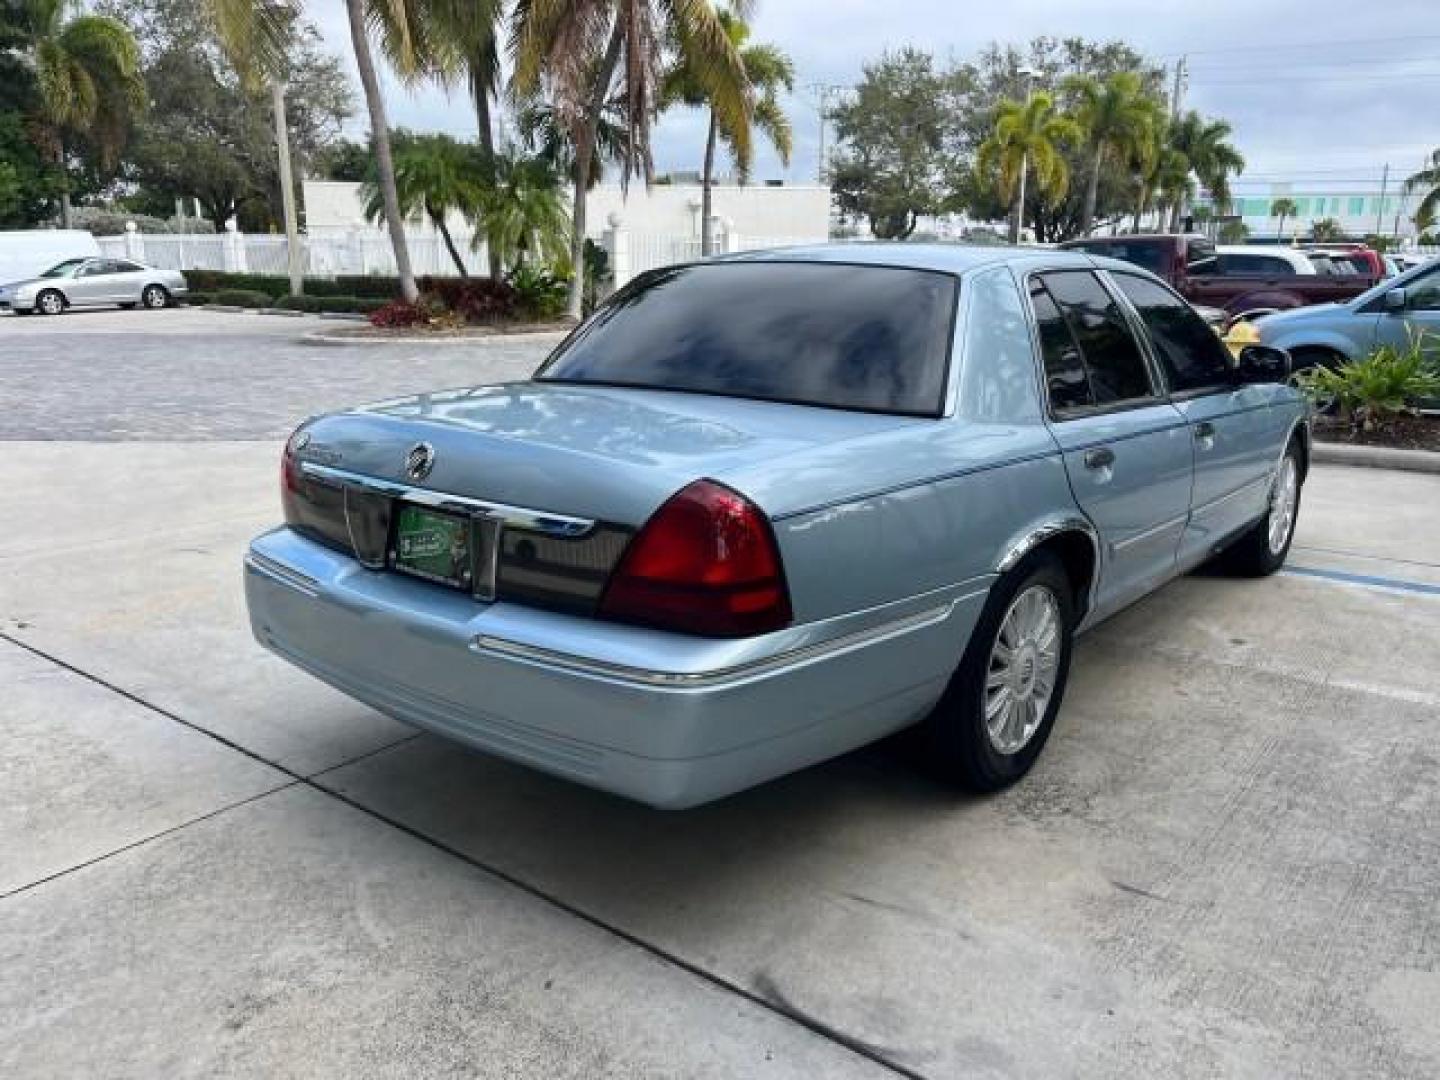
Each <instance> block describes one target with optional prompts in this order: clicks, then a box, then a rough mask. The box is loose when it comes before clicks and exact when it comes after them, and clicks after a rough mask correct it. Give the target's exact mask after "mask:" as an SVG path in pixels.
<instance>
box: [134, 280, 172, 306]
mask: <svg viewBox="0 0 1440 1080" xmlns="http://www.w3.org/2000/svg"><path fill="white" fill-rule="evenodd" d="M140 302H141V303H142V304H144V305H145V306H146V307H147V308H149V309H150V310H151V311H159V310H160V309H161V308H164V307H169V306H170V294H169V293H168V292H166V291H165V287H164V286H163V285H146V286H145V289H144V291H143V292H141V294H140Z"/></svg>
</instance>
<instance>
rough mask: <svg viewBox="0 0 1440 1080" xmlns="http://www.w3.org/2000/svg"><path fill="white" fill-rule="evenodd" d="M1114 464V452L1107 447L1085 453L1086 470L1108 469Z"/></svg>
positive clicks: (1098, 447)
mask: <svg viewBox="0 0 1440 1080" xmlns="http://www.w3.org/2000/svg"><path fill="white" fill-rule="evenodd" d="M1114 464H1115V451H1114V450H1111V449H1110V448H1109V447H1108V446H1097V447H1096V448H1095V449H1094V450H1086V451H1085V467H1086V468H1087V469H1108V468H1110V466H1111V465H1114Z"/></svg>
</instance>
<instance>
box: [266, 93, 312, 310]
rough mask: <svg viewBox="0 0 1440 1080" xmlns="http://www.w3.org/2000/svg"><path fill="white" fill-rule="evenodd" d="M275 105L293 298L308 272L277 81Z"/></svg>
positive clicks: (302, 286) (283, 109)
mask: <svg viewBox="0 0 1440 1080" xmlns="http://www.w3.org/2000/svg"><path fill="white" fill-rule="evenodd" d="M270 90H271V95H272V100H273V101H274V103H275V148H276V150H277V151H278V152H279V155H280V203H281V205H282V206H283V207H284V210H285V254H286V257H287V258H286V261H287V263H288V269H289V271H290V294H291V295H292V296H299V295H300V293H301V292H302V291H303V290H304V288H305V272H304V270H303V269H302V267H301V265H300V226H299V223H298V222H297V221H296V218H295V178H294V177H293V176H292V175H291V173H290V129H289V126H288V125H287V124H286V123H285V83H284V81H283V80H281V79H276V80H275V82H274V83H273V84H272V85H271V88H270Z"/></svg>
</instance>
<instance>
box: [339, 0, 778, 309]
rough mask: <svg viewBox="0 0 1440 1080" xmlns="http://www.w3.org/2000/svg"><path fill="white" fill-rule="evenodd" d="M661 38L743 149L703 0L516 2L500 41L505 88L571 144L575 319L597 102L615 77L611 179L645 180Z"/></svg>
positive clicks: (735, 59) (738, 100)
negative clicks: (616, 134) (617, 116)
mask: <svg viewBox="0 0 1440 1080" xmlns="http://www.w3.org/2000/svg"><path fill="white" fill-rule="evenodd" d="M349 2H351V3H358V2H359V0H349ZM395 2H398V0H395ZM745 8H746V9H748V4H746V5H745ZM736 13H737V14H738V15H740V16H742V17H743V16H744V15H746V14H747V13H748V10H744V9H741V8H740V7H738V6H737V9H736ZM667 42H675V43H678V45H679V47H680V50H681V52H682V53H683V55H684V56H686V57H687V58H688V59H689V61H690V63H691V65H692V66H693V68H694V72H695V75H696V78H697V79H698V81H699V82H700V83H701V85H703V86H704V87H705V89H706V96H707V99H708V100H709V101H710V103H711V107H712V108H713V109H714V110H715V111H716V113H717V115H718V116H719V118H720V121H721V123H722V124H723V125H724V126H725V127H727V128H728V129H730V130H731V131H733V132H735V133H736V135H737V137H739V138H740V139H741V140H742V145H741V147H740V149H741V150H743V151H744V152H746V153H748V152H749V130H750V128H749V122H748V121H749V114H750V94H749V92H748V89H747V85H746V80H745V65H744V63H743V61H742V60H741V59H740V54H739V52H738V51H737V50H736V48H735V46H734V44H733V43H732V42H731V40H730V36H729V34H727V33H726V31H725V27H724V25H723V24H722V23H721V22H720V17H719V14H718V12H717V11H716V10H715V8H714V7H712V6H711V4H710V3H709V2H708V0H516V4H515V11H514V16H513V25H512V28H511V41H510V48H511V52H512V54H513V56H514V61H515V76H514V89H515V92H516V94H517V96H519V97H521V98H528V97H533V96H535V95H537V94H538V93H539V92H540V91H541V90H542V88H543V89H544V91H545V92H546V97H547V98H548V99H549V102H550V105H551V107H552V108H553V109H554V110H555V117H556V119H557V121H558V122H559V124H560V126H561V127H562V128H563V129H564V130H565V131H566V132H567V133H568V135H569V138H570V142H571V144H572V146H573V147H574V171H573V174H572V180H573V181H574V188H575V195H574V209H573V211H572V214H571V237H570V255H571V257H570V262H571V266H572V268H573V269H572V273H573V276H572V277H571V279H570V294H569V298H568V301H567V305H566V310H567V314H568V315H569V316H570V317H571V318H575V319H578V318H579V317H580V313H581V307H582V304H583V301H584V295H585V282H584V277H585V198H586V187H587V182H588V180H589V177H590V171H591V162H592V159H593V157H594V154H595V145H596V132H597V129H598V128H599V126H600V123H601V120H602V117H603V112H604V106H605V103H606V102H607V101H608V100H609V99H610V97H611V86H612V83H615V82H617V81H618V83H619V98H620V101H621V107H622V109H623V116H624V129H625V138H624V142H623V144H622V147H621V154H620V178H621V182H622V183H626V182H628V181H629V179H630V178H631V177H632V176H643V177H645V179H646V180H647V181H648V180H649V178H650V174H651V171H652V170H651V160H650V123H651V121H652V119H653V118H654V116H655V113H656V109H657V100H656V99H657V91H658V87H659V83H660V78H661V72H660V60H661V51H662V47H663V46H664V44H665V43H667ZM617 74H618V80H617Z"/></svg>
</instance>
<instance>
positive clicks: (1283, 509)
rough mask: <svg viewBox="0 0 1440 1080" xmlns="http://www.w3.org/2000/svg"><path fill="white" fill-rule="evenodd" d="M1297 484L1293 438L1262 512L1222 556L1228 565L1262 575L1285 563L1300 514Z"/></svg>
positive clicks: (1250, 574) (1296, 451)
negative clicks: (1266, 507) (1266, 505)
mask: <svg viewBox="0 0 1440 1080" xmlns="http://www.w3.org/2000/svg"><path fill="white" fill-rule="evenodd" d="M1300 484H1301V481H1300V451H1299V449H1298V448H1297V447H1296V445H1295V443H1294V442H1292V443H1291V444H1290V445H1289V446H1288V447H1286V448H1285V456H1284V457H1283V458H1281V459H1280V467H1279V468H1278V469H1276V470H1275V480H1274V483H1273V484H1271V486H1270V507H1269V509H1268V510H1267V511H1266V513H1265V516H1264V517H1263V518H1261V519H1260V520H1259V521H1257V522H1256V523H1255V525H1254V526H1253V527H1252V528H1251V529H1250V531H1249V532H1247V533H1245V535H1244V536H1242V537H1240V539H1239V540H1237V541H1235V543H1234V544H1232V545H1231V546H1230V548H1229V549H1228V550H1226V551H1225V552H1224V554H1223V555H1222V556H1221V558H1222V560H1223V562H1224V565H1225V566H1226V567H1227V568H1228V569H1230V570H1233V571H1234V572H1235V573H1237V574H1243V575H1244V576H1246V577H1265V576H1266V575H1268V574H1273V573H1274V572H1275V571H1276V570H1279V569H1280V567H1282V566H1284V565H1285V558H1286V556H1288V555H1289V554H1290V544H1291V542H1292V541H1293V540H1294V539H1295V523H1296V521H1298V520H1299V518H1300Z"/></svg>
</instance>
